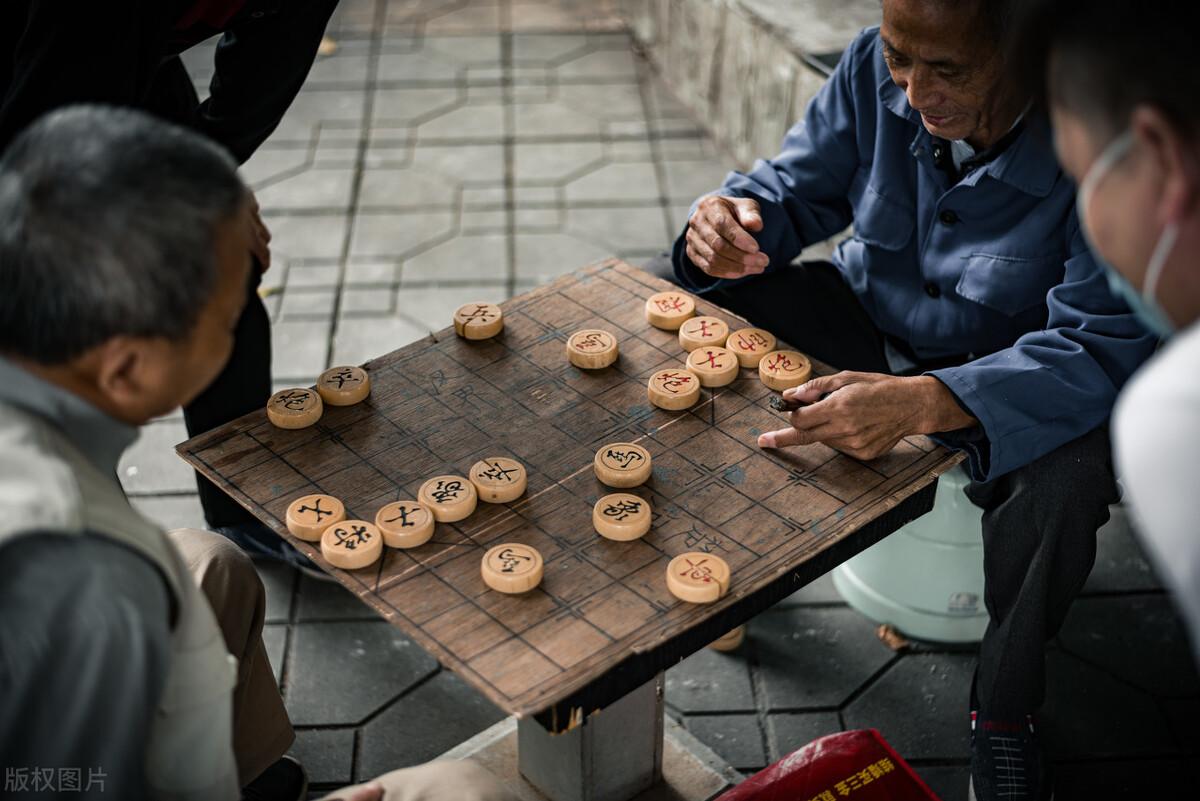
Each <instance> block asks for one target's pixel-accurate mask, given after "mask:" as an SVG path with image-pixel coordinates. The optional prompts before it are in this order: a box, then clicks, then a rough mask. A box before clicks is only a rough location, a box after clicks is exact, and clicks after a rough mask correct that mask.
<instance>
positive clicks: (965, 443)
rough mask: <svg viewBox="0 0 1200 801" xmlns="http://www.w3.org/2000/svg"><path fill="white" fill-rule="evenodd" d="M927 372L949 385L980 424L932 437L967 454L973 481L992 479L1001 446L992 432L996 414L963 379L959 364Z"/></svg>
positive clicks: (955, 395) (956, 398)
mask: <svg viewBox="0 0 1200 801" xmlns="http://www.w3.org/2000/svg"><path fill="white" fill-rule="evenodd" d="M925 375H931V376H933V377H934V378H936V379H937V380H938V381H941V382H942V383H943V384H945V385H946V388H947V389H948V390H950V393H951V394H952V395H954V399H955V400H956V401H957V402H958V404H959V406H962V407H963V409H965V410H966V412H967V413H968V414H970V415H971V416H972V417H974V418H975V419H976V420H978V421H979V425H976V426H970V427H968V428H960V429H956V430H954V431H941V432H938V433H936V434H931V435H930V439H932V440H933V441H934V442H937V443H938V444H940V445H945V446H946V447H947V448H953V449H954V450H959V451H962V452H963V453H965V454H966V455H967V469H968V472H969V473H970V474H971V480H972V481H988V480H989V479H990V478H991V477H993V473H995V470H994V468H995V465H996V464H997V457H998V454H999V448H998V447H997V443H995V442H994V441H993V440H992V438H991V437H990V436H989V435H988V430H989V428H990V426H991V423H992V416H991V414H990V413H989V412H988V409H987V405H986V404H985V403H984V402H983V399H982V398H980V397H979V395H978V393H977V392H976V391H975V388H974V387H973V386H972V385H971V384H970V383H968V382H966V381H964V380H963V378H962V375H961V374H960V373H959V370H958V368H956V367H948V368H945V369H942V370H931V371H930V372H927V373H925Z"/></svg>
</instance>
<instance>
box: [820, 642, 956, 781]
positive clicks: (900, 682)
mask: <svg viewBox="0 0 1200 801" xmlns="http://www.w3.org/2000/svg"><path fill="white" fill-rule="evenodd" d="M880 647H882V646H880ZM974 669H975V657H974V656H973V655H969V654H910V655H908V656H905V657H903V658H902V659H901V660H900V661H899V662H897V663H896V664H895V665H892V667H891V668H890V669H888V671H887V672H886V673H884V674H883V675H882V676H881V677H879V678H878V679H876V680H875V681H874V682H873V683H872V684H871V686H869V687H868V688H867V689H866V690H864V691H863V693H862V695H860V696H859V697H858V698H856V699H854V701H852V702H851V703H850V704H849V705H848V706H847V707H846V709H845V710H844V712H843V713H842V717H843V719H844V720H845V721H846V728H847V729H866V728H876V729H879V731H880V732H882V733H883V736H884V737H885V738H887V741H888V742H889V743H891V744H892V747H893V748H895V749H896V750H897V751H899V752H900V755H901V756H903V757H904V758H906V759H965V758H966V757H967V756H969V745H970V723H969V718H968V711H969V710H968V709H967V707H968V706H969V705H970V692H971V673H972V672H973V671H974Z"/></svg>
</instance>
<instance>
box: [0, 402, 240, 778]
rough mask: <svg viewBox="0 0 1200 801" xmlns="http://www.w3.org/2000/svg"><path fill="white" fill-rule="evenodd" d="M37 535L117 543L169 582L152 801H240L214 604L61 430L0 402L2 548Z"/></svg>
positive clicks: (229, 662) (231, 663)
mask: <svg viewBox="0 0 1200 801" xmlns="http://www.w3.org/2000/svg"><path fill="white" fill-rule="evenodd" d="M38 531H53V532H58V533H64V534H83V533H84V532H85V531H87V532H90V533H93V534H99V535H102V536H105V537H109V538H111V539H112V540H115V541H116V542H119V543H121V544H123V545H125V546H127V547H130V548H133V549H134V550H136V551H137V552H139V553H141V554H142V555H143V556H144V557H145V558H146V559H148V560H150V562H152V563H153V564H154V565H156V566H157V567H158V569H159V571H160V572H161V574H162V575H163V577H164V578H165V579H166V582H167V585H168V588H169V591H170V594H171V598H172V602H173V606H174V608H175V609H176V610H177V614H176V619H175V623H174V626H173V629H172V634H171V656H170V661H169V668H168V671H167V681H166V685H165V687H164V688H163V694H162V698H161V699H159V705H158V710H157V715H156V716H155V720H154V723H153V725H152V728H151V732H150V740H149V742H147V743H146V750H147V759H146V765H147V776H146V779H147V782H148V784H149V786H150V789H151V795H152V797H153V798H162V799H181V800H186V801H193V800H195V801H208V799H220V801H236V799H237V798H239V796H240V791H239V788H238V781H237V766H236V764H235V762H234V756H233V686H234V683H235V681H236V677H237V662H236V660H235V659H234V658H233V657H232V656H230V655H229V653H228V651H227V650H226V648H225V641H224V639H223V637H222V635H221V631H220V629H219V628H218V627H217V622H216V618H215V617H214V616H213V612H212V608H211V607H210V606H209V604H208V600H207V599H206V598H205V597H204V596H203V595H202V594H201V593H200V590H199V589H198V588H197V586H196V584H195V583H194V582H193V580H192V577H191V575H190V574H189V573H188V570H187V567H186V566H185V565H184V563H183V560H182V558H181V557H180V555H179V553H178V552H177V551H176V550H175V548H174V547H173V546H172V545H171V543H170V542H169V541H168V540H167V538H166V537H165V536H164V534H163V532H162V530H161V529H159V528H158V527H157V526H155V525H154V524H153V523H151V522H150V521H148V520H146V519H145V518H144V517H142V516H141V515H140V514H139V513H138V512H137V511H136V510H135V509H134V508H133V507H132V506H131V505H130V504H129V501H128V499H127V498H126V497H125V493H124V491H123V490H122V489H121V486H120V484H118V483H117V479H116V476H113V475H106V474H105V473H104V472H103V471H102V470H100V469H99V468H97V467H96V466H95V465H94V464H92V462H91V461H89V460H88V459H87V458H86V457H85V456H84V455H83V454H82V453H80V452H79V450H78V449H76V448H75V447H74V446H73V445H72V444H71V443H70V442H68V441H67V439H66V438H65V437H64V436H63V435H62V434H60V433H59V432H58V431H56V430H55V429H54V428H53V427H51V426H50V425H49V424H47V423H46V422H45V421H43V420H42V419H41V418H38V417H35V416H33V415H31V414H29V413H27V412H25V411H23V410H19V409H17V408H15V407H13V406H10V405H8V404H5V403H2V402H0V548H4V547H18V548H19V547H20V542H19V539H20V538H21V537H22V536H29V535H31V534H32V533H34V532H38Z"/></svg>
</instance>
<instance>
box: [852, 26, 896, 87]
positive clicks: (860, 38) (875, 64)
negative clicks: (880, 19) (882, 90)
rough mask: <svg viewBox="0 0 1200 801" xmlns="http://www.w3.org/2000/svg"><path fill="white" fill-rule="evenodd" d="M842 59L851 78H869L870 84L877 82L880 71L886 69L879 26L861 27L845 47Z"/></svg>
mask: <svg viewBox="0 0 1200 801" xmlns="http://www.w3.org/2000/svg"><path fill="white" fill-rule="evenodd" d="M842 60H843V61H845V62H846V66H847V68H848V69H849V70H850V75H851V77H852V78H854V77H858V78H862V79H864V80H867V79H870V80H871V82H872V86H874V85H876V84H877V83H878V80H877V79H878V78H879V77H880V71H881V70H882V71H884V72H886V71H887V64H886V63H885V62H884V60H883V46H882V45H881V44H880V39H879V26H878V25H872V26H871V27H869V28H863V29H862V30H861V31H859V32H858V35H857V36H855V37H854V39H853V41H851V42H850V45H849V46H848V47H847V48H846V52H845V54H844V55H843V56H842Z"/></svg>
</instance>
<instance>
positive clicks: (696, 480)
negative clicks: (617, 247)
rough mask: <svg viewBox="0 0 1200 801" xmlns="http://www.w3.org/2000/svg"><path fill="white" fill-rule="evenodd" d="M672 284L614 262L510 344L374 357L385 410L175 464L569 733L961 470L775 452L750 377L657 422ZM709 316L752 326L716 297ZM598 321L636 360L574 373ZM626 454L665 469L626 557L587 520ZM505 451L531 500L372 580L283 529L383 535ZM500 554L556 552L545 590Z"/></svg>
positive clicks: (409, 556)
mask: <svg viewBox="0 0 1200 801" xmlns="http://www.w3.org/2000/svg"><path fill="white" fill-rule="evenodd" d="M670 288H672V287H670V286H669V285H668V284H666V283H665V282H663V281H661V280H659V279H657V278H654V277H652V276H650V275H648V274H647V273H644V272H642V271H640V270H637V269H635V268H633V267H631V266H629V265H627V264H625V263H622V262H619V261H615V260H614V261H608V262H604V263H602V264H599V265H596V266H593V267H590V268H587V269H584V270H582V271H580V272H577V273H574V274H571V275H568V276H565V277H563V278H560V279H559V280H557V281H555V282H554V283H552V284H548V285H546V286H544V287H540V288H538V289H536V290H534V291H532V292H529V293H527V294H525V295H521V296H519V297H516V298H513V299H512V300H510V301H508V302H507V303H505V304H504V305H503V308H504V314H505V327H504V331H503V333H502V334H501V335H500V336H498V337H496V338H495V339H493V340H485V341H478V342H471V341H467V340H464V339H461V338H459V337H456V336H455V335H454V332H453V330H452V329H449V328H448V329H446V330H444V331H441V332H440V333H438V334H435V335H431V336H429V337H426V338H425V339H422V340H420V341H418V342H414V343H413V344H411V345H408V346H406V347H403V348H401V349H399V350H397V351H394V352H392V353H389V354H387V355H386V356H382V357H380V358H378V359H375V360H373V361H371V362H369V363H367V364H366V365H364V366H365V368H366V369H367V370H368V371H369V372H370V374H371V380H372V390H371V395H370V397H369V398H368V399H367V400H366V401H365V402H363V403H360V404H357V405H354V406H347V407H327V408H326V410H325V413H324V416H323V417H322V419H321V421H320V422H319V423H318V424H317V425H316V426H313V427H311V428H306V429H301V430H297V431H288V430H283V429H279V428H276V427H274V426H272V425H271V424H270V423H268V422H267V421H266V416H265V414H264V413H263V412H256V413H253V414H249V415H247V416H245V417H243V418H241V419H239V420H236V421H234V422H232V423H230V424H228V425H226V426H223V427H222V428H220V429H218V430H215V431H212V432H209V433H207V434H205V435H202V436H200V437H197V438H195V439H192V440H189V441H188V442H185V443H183V444H182V445H180V446H179V452H180V454H181V455H182V456H183V458H184V459H186V460H187V461H188V462H189V463H191V464H192V465H194V466H195V467H196V469H198V470H199V471H200V472H201V473H203V474H205V475H206V476H208V477H209V478H210V479H212V480H213V481H214V482H215V483H216V484H217V485H218V486H220V487H222V488H223V489H224V490H225V491H227V492H228V493H229V494H230V495H231V496H233V497H234V498H235V499H237V500H238V501H239V502H240V503H241V504H242V505H243V506H245V507H246V508H247V509H249V510H250V511H251V512H253V513H254V514H255V515H256V516H257V517H259V518H260V519H261V520H263V521H264V522H265V523H266V524H267V525H268V526H270V527H271V528H273V529H274V530H275V531H277V532H278V533H279V534H280V536H283V537H285V538H287V539H288V540H290V541H291V542H292V544H293V545H295V546H296V547H297V548H299V549H300V550H301V551H302V552H304V553H306V554H308V555H309V556H310V557H311V558H312V559H313V561H315V562H317V563H318V564H320V565H321V566H322V567H324V568H325V569H327V570H328V571H329V572H330V573H331V574H332V575H333V576H334V577H335V578H336V579H337V580H338V581H339V582H341V583H342V584H343V585H345V586H346V587H347V588H349V589H350V591H352V592H353V593H355V594H356V595H357V596H358V597H360V598H361V599H362V600H363V602H364V603H366V604H368V605H369V606H371V607H372V608H374V609H375V610H376V611H378V612H379V614H381V615H382V616H383V617H384V618H386V619H387V620H389V621H391V622H392V623H393V624H394V625H396V626H397V627H399V628H400V629H401V630H402V631H404V632H405V633H406V634H408V635H409V636H410V637H412V638H413V639H414V640H415V641H416V642H417V643H419V644H420V645H421V646H422V647H424V648H425V649H426V650H428V651H429V652H430V653H432V654H434V655H435V656H436V657H437V658H438V659H439V660H440V661H441V662H442V663H443V664H444V665H446V666H447V667H448V668H450V669H451V670H453V671H455V672H456V673H458V674H459V675H461V676H462V677H463V678H464V679H465V680H467V681H468V682H469V683H470V684H472V685H473V686H474V687H476V688H477V689H479V690H480V691H481V692H482V693H483V694H484V695H486V696H487V697H488V698H489V699H491V700H492V701H493V702H494V703H496V704H497V705H498V706H500V707H501V708H503V709H505V710H507V711H508V712H510V713H513V714H516V715H531V714H536V715H537V716H538V719H539V720H541V721H542V722H543V723H544V724H545V725H547V726H549V727H551V729H552V730H560V729H562V728H563V727H564V726H566V725H567V724H568V722H569V721H570V720H571V719H572V718H573V717H575V718H577V716H578V715H579V713H580V711H582V712H590V711H591V710H593V709H596V708H600V707H603V706H604V705H606V704H608V703H611V702H612V701H614V700H616V699H617V698H619V697H621V696H622V695H624V694H625V693H627V692H629V691H630V690H632V689H634V688H635V687H637V686H639V685H641V684H642V683H644V682H646V681H648V680H649V679H650V678H652V677H653V676H654V675H655V673H657V672H658V671H660V670H663V669H666V668H667V667H670V666H671V665H672V664H674V663H676V662H678V661H679V660H680V659H682V658H684V657H686V656H687V655H689V654H691V653H693V652H694V651H696V650H698V649H700V648H701V647H703V646H704V645H705V644H706V643H708V642H710V641H712V640H714V639H716V638H717V637H719V636H720V635H722V634H723V633H725V632H726V631H728V630H729V629H730V628H732V627H733V626H735V625H737V624H739V623H741V622H743V621H745V620H746V619H748V618H749V617H751V616H753V615H754V614H756V613H757V612H759V611H761V610H763V609H765V608H766V607H768V606H770V605H771V604H773V603H775V602H776V601H778V600H779V599H781V598H783V597H784V596H785V595H787V594H788V593H790V592H792V591H793V590H795V589H797V588H798V587H800V586H803V585H804V584H807V583H808V582H809V581H811V580H812V579H814V578H816V577H817V576H819V575H821V574H822V573H824V572H825V571H827V570H829V569H831V568H832V567H834V566H836V565H837V564H839V563H840V562H842V561H844V560H845V559H846V558H848V557H849V556H852V555H853V554H854V553H857V552H858V551H860V550H862V549H863V548H866V547H867V546H869V545H871V544H873V543H874V542H876V541H878V540H879V539H881V538H882V537H883V536H885V535H886V534H889V533H891V532H892V531H894V530H895V529H896V528H897V527H898V526H900V525H902V524H903V523H904V522H907V521H908V520H911V519H913V518H914V517H916V516H918V515H920V514H922V513H923V512H925V511H927V510H928V509H929V508H931V506H932V502H933V493H934V488H935V481H934V479H935V478H936V476H937V475H938V474H940V473H941V472H943V471H945V470H947V469H949V468H950V467H952V466H953V465H954V464H956V463H957V462H958V461H959V457H957V456H955V455H953V454H952V453H950V452H949V451H947V450H945V449H943V448H940V447H938V446H936V445H935V444H934V443H932V442H931V441H929V440H927V439H925V438H921V437H917V438H911V439H909V440H906V441H904V442H902V443H901V444H900V445H899V447H897V448H896V449H895V450H894V451H893V452H892V453H891V454H889V455H888V456H886V457H884V458H881V459H878V460H876V461H874V462H871V463H863V462H859V461H856V460H854V459H851V458H849V457H846V456H843V455H841V454H839V453H837V452H836V451H833V450H831V449H829V448H827V447H825V446H823V445H812V446H806V447H800V448H793V449H789V450H787V451H763V450H760V449H759V448H757V447H756V445H755V439H756V436H757V435H758V434H759V433H760V432H762V431H767V430H771V429H776V428H780V427H782V426H784V425H786V421H785V417H784V416H783V415H781V414H780V413H778V412H775V411H773V410H771V408H770V407H769V406H768V404H767V398H768V396H769V395H770V394H771V391H770V390H768V389H767V388H766V387H765V386H764V385H763V384H762V383H761V382H760V380H759V378H758V375H757V371H756V370H750V369H743V370H742V371H741V377H740V378H739V379H738V380H737V381H736V382H734V383H733V384H731V385H730V386H727V387H722V388H720V389H716V390H707V389H706V390H704V391H703V394H702V396H701V400H700V402H699V403H698V404H697V405H696V406H694V407H693V408H692V409H690V410H687V411H683V412H667V411H663V410H660V409H657V408H655V407H653V406H651V405H650V404H649V402H648V400H647V394H646V381H647V378H648V376H649V375H650V374H651V373H653V372H654V371H655V370H659V369H663V368H667V367H682V365H683V363H684V360H685V358H686V353H685V352H684V351H683V350H682V348H680V346H679V343H678V340H677V335H676V333H675V332H668V331H661V330H658V329H655V328H652V327H651V326H650V325H649V324H648V323H647V322H646V320H645V318H644V315H643V306H644V302H645V298H647V297H648V296H650V295H651V294H653V293H655V292H659V291H663V290H666V289H670ZM697 313H698V314H706V315H712V316H716V317H719V318H722V319H723V320H725V321H726V322H727V323H729V325H730V328H731V330H736V329H737V328H741V327H745V326H746V323H745V322H744V321H742V320H740V319H738V318H737V317H735V316H734V315H732V314H730V313H728V312H726V311H724V310H722V309H720V308H718V307H715V306H713V305H712V304H710V303H708V302H706V301H704V300H703V299H700V298H697ZM581 328H603V329H607V330H609V331H612V332H614V333H616V334H617V335H618V337H619V338H620V359H619V361H618V362H617V363H616V364H615V365H613V366H612V367H609V368H606V369H603V370H599V371H583V370H580V369H577V368H575V367H573V366H571V365H570V364H569V363H568V361H567V358H566V355H565V345H564V343H565V341H566V338H567V336H568V335H569V334H570V333H572V332H573V331H576V330H578V329H581ZM779 347H780V348H785V347H790V346H789V345H787V344H786V343H782V342H781V343H780V344H779ZM814 370H815V372H817V373H827V372H830V368H828V367H827V366H825V365H822V364H819V363H814ZM314 378H315V377H314ZM614 441H629V442H637V443H640V444H642V445H643V446H645V447H646V448H647V449H649V451H650V452H651V454H652V457H653V465H654V470H653V475H652V477H651V479H650V480H649V481H648V482H647V483H646V484H645V485H644V486H641V487H637V488H634V489H632V490H622V491H628V492H633V493H635V494H637V495H640V496H641V497H643V498H645V499H647V500H649V501H650V503H651V505H652V506H653V510H654V519H653V527H652V529H651V531H650V533H649V534H647V535H646V536H645V537H644V538H643V539H640V540H635V541H632V542H615V541H611V540H607V539H604V538H602V537H599V536H598V535H597V534H596V532H595V530H594V529H593V527H592V506H593V504H594V503H595V501H596V500H597V499H598V498H599V497H600V496H602V495H605V494H608V493H610V492H614V491H616V490H611V489H607V488H606V487H605V486H604V485H602V484H600V482H599V481H597V479H596V477H595V475H594V472H593V467H592V461H593V457H594V455H595V452H596V450H597V449H598V448H599V447H600V446H602V445H605V444H607V443H610V442H614ZM497 455H501V456H511V457H513V458H515V459H518V460H519V461H521V462H522V463H523V464H524V465H525V466H526V469H527V470H528V474H529V486H528V490H527V492H526V493H525V495H524V496H523V497H521V498H520V499H518V500H517V501H515V502H513V503H509V504H506V505H491V504H484V503H480V504H479V508H478V509H477V511H476V512H475V513H474V514H473V515H471V516H470V517H469V518H467V519H466V520H463V521H461V522H459V523H454V524H445V523H439V524H438V526H437V531H436V533H435V534H434V537H433V539H432V540H431V541H430V542H428V543H427V544H425V545H423V546H420V547H418V548H415V549H411V550H403V551H402V550H393V549H390V548H389V549H386V552H385V555H384V557H383V559H382V560H381V561H380V562H378V563H377V564H376V565H374V566H372V567H370V568H364V569H362V570H357V571H344V570H338V569H335V568H332V567H329V565H328V564H327V563H326V562H325V561H324V560H323V559H322V557H321V552H320V549H319V547H314V545H315V544H313V543H307V542H303V541H301V540H298V539H296V538H294V537H292V536H291V535H290V534H289V533H288V532H287V530H286V528H285V525H284V514H285V510H286V508H287V506H288V504H289V503H290V502H291V501H292V500H293V499H295V498H298V497H300V496H301V495H306V494H310V493H326V494H329V495H333V496H336V497H338V498H340V499H342V501H343V502H344V503H345V505H346V508H347V514H348V516H350V517H353V518H361V519H365V520H373V519H374V517H375V513H376V511H377V510H378V509H379V507H381V506H383V505H384V504H385V503H388V502H390V501H394V500H397V499H401V498H415V497H416V494H417V489H418V487H419V486H420V485H421V483H422V482H423V481H425V480H426V479H427V478H429V477H431V476H434V475H438V474H443V473H456V474H458V475H464V476H465V475H466V474H467V472H468V470H469V469H470V467H471V465H472V464H473V463H474V462H475V461H477V460H479V459H481V458H483V457H488V456H497ZM507 541H512V542H521V543H525V544H528V545H532V546H534V547H536V548H537V549H538V550H539V551H540V552H541V554H542V556H543V557H544V559H545V577H544V579H543V581H542V583H541V586H540V587H538V588H537V589H535V590H533V591H531V592H528V593H525V594H523V595H519V596H514V595H504V594H501V593H498V592H495V591H492V590H489V589H488V588H487V586H486V585H485V584H484V583H483V580H482V578H481V576H480V561H481V558H482V556H483V554H484V552H485V551H486V550H487V549H488V548H489V547H490V546H492V545H495V544H498V543H501V542H507ZM685 551H708V552H711V553H715V554H717V555H719V556H721V557H722V558H723V559H724V560H725V561H726V562H728V563H729V566H730V567H731V568H732V571H733V579H732V582H731V586H730V589H729V592H728V594H727V595H726V596H725V597H724V598H723V599H721V600H720V601H719V602H717V603H714V604H711V605H694V604H688V603H684V602H682V601H679V600H677V599H676V598H675V597H674V596H672V595H671V594H670V592H668V590H667V584H666V578H665V570H666V565H667V563H668V561H669V560H670V559H671V558H672V557H673V556H675V555H678V554H680V553H683V552H685Z"/></svg>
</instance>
